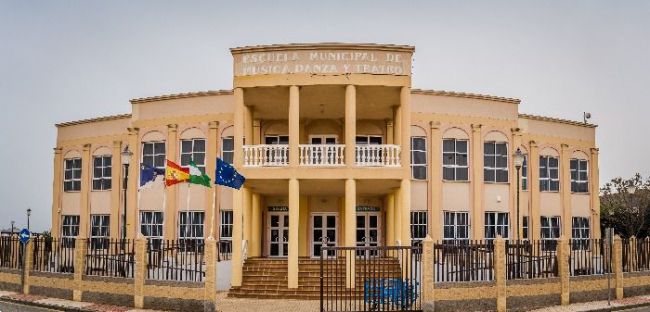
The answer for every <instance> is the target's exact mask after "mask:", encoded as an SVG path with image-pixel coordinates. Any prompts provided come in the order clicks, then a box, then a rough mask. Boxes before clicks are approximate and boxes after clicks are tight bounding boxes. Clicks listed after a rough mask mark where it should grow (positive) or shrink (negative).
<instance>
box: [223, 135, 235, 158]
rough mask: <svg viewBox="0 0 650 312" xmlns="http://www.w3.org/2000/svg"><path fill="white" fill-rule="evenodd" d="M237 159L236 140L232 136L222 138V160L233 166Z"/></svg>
mask: <svg viewBox="0 0 650 312" xmlns="http://www.w3.org/2000/svg"><path fill="white" fill-rule="evenodd" d="M234 158H235V139H234V138H233V137H231V136H229V137H223V138H221V159H222V160H223V161H225V162H227V163H229V164H232V162H233V159H234Z"/></svg>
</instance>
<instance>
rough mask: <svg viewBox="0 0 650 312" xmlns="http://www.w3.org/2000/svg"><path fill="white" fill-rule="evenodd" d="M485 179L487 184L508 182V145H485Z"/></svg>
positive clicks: (493, 143) (486, 143) (498, 143)
mask: <svg viewBox="0 0 650 312" xmlns="http://www.w3.org/2000/svg"><path fill="white" fill-rule="evenodd" d="M483 153H484V154H483V179H484V181H485V182H508V144H506V143H505V142H494V141H489V142H485V143H483Z"/></svg>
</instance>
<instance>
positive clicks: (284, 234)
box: [269, 212, 289, 257]
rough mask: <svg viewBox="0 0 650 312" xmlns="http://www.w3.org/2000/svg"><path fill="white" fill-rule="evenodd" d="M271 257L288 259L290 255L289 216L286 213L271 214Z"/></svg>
mask: <svg viewBox="0 0 650 312" xmlns="http://www.w3.org/2000/svg"><path fill="white" fill-rule="evenodd" d="M269 232H270V233H269V239H270V241H269V256H270V257H286V256H288V255H289V214H288V213H286V212H271V213H269Z"/></svg>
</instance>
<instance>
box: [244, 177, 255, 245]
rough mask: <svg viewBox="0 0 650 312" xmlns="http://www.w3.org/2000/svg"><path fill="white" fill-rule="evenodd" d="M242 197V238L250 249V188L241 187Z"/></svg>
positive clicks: (251, 209) (251, 204)
mask: <svg viewBox="0 0 650 312" xmlns="http://www.w3.org/2000/svg"><path fill="white" fill-rule="evenodd" d="M242 197H243V200H244V240H245V241H246V242H247V244H248V250H247V251H250V246H251V236H252V233H253V232H252V227H251V223H252V222H253V219H252V211H253V203H252V194H251V189H250V188H248V187H242Z"/></svg>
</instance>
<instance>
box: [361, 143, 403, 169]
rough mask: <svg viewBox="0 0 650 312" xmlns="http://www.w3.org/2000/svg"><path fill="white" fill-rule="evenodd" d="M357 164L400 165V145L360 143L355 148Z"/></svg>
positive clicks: (364, 165)
mask: <svg viewBox="0 0 650 312" xmlns="http://www.w3.org/2000/svg"><path fill="white" fill-rule="evenodd" d="M354 154H355V158H356V163H357V166H361V167H398V166H400V158H399V157H400V147H399V145H394V144H359V145H357V146H356V148H355V153H354Z"/></svg>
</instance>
